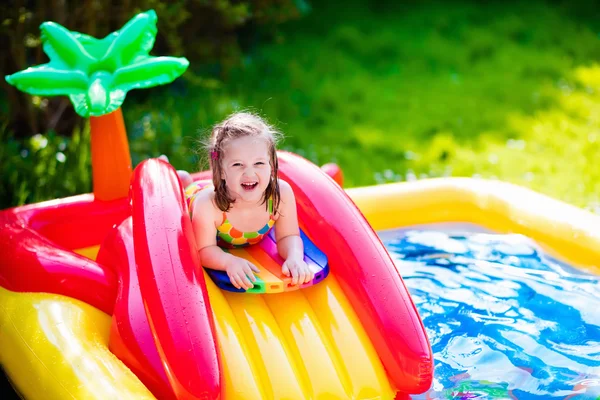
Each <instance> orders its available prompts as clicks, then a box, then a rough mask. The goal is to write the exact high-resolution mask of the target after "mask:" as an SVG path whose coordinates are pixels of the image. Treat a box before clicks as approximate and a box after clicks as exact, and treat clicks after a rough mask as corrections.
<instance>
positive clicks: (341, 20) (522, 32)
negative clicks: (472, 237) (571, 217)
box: [26, 0, 600, 209]
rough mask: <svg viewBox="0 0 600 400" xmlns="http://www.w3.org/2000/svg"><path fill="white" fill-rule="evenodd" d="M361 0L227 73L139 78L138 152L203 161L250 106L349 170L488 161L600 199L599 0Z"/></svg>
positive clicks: (293, 143) (562, 193)
mask: <svg viewBox="0 0 600 400" xmlns="http://www.w3.org/2000/svg"><path fill="white" fill-rule="evenodd" d="M347 3H356V4H347V7H337V6H335V7H334V6H330V7H326V6H322V5H321V2H319V3H314V4H313V6H314V7H313V12H312V13H311V14H310V15H309V16H308V17H306V18H303V19H301V20H299V21H297V22H294V23H291V24H289V25H287V26H286V27H285V28H284V30H283V31H282V32H281V33H280V35H279V36H278V37H277V38H276V40H274V41H273V43H271V44H264V43H262V44H260V45H258V46H257V47H255V48H250V49H247V57H246V59H245V61H244V64H243V65H242V66H240V67H239V68H237V69H235V70H234V71H232V73H231V74H230V75H229V76H228V77H227V79H226V80H222V81H220V82H219V81H218V80H215V79H214V78H215V76H206V75H201V76H202V77H203V78H205V77H206V78H210V79H209V80H210V82H212V83H213V84H211V85H203V84H202V81H203V80H202V79H199V80H196V81H198V82H200V84H198V85H193V84H190V83H189V82H190V81H194V80H187V82H188V84H184V82H186V81H184V80H179V81H176V82H175V83H174V84H172V85H170V86H168V87H163V88H154V89H150V90H151V94H150V95H144V96H139V95H137V94H136V93H131V94H130V95H129V98H128V100H127V101H126V102H125V104H124V107H123V109H124V113H125V118H126V123H127V127H128V134H129V137H130V142H131V150H132V156H133V161H134V163H138V162H139V161H141V160H142V159H144V158H146V157H148V156H156V155H158V154H161V153H166V154H168V155H169V157H170V159H171V161H172V163H173V164H174V165H175V166H176V167H178V168H185V169H191V170H196V169H198V168H199V167H198V163H197V162H198V155H197V154H196V153H195V152H194V151H193V149H194V148H195V145H194V143H195V140H196V139H197V137H198V135H199V132H202V131H206V130H207V129H208V128H209V127H210V125H211V124H213V123H215V122H217V121H218V120H220V119H221V118H223V117H225V116H226V115H227V114H229V113H230V112H232V111H235V110H238V109H251V110H255V111H257V112H260V113H261V114H263V115H265V116H266V117H267V118H268V119H269V120H270V121H271V122H273V123H275V125H276V126H277V127H278V128H279V129H280V130H282V131H283V133H284V134H285V136H286V139H285V141H284V143H283V144H282V148H284V149H287V150H291V151H295V152H298V153H299V154H301V155H303V156H305V157H307V158H309V159H310V160H312V161H313V162H315V163H318V164H323V163H326V162H337V163H339V164H340V165H341V167H342V169H343V170H344V173H345V177H346V184H347V186H358V185H371V184H377V183H383V182H391V181H403V180H412V179H420V178H426V177H436V176H476V177H482V178H491V179H501V180H506V181H510V182H514V183H517V184H521V185H525V186H528V187H531V188H533V189H535V190H538V191H540V192H542V193H546V194H548V195H551V196H553V197H556V198H559V199H562V200H564V201H567V202H570V203H573V204H576V205H578V206H583V207H588V208H590V209H598V207H599V201H600V199H599V197H600V190H599V189H600V187H599V185H600V183H599V182H600V168H598V167H597V166H596V165H597V160H598V158H599V157H598V156H600V125H599V119H600V95H599V94H598V91H599V90H600V66H598V62H600V37H599V36H598V33H597V32H598V31H600V25H599V24H600V19H595V18H593V15H594V14H593V13H594V12H595V11H594V10H596V8H595V7H593V4H592V3H591V2H590V3H589V4H590V6H589V7H587V6H585V4H584V3H579V2H578V3H577V4H573V5H570V4H569V5H567V3H566V2H565V3H560V2H553V3H551V4H550V5H549V4H547V3H545V2H542V1H531V2H530V1H527V2H525V1H523V2H520V3H516V2H510V3H508V2H488V3H487V4H486V5H485V6H481V5H479V3H475V2H473V3H467V2H439V3H422V2H416V3H415V4H405V3H400V4H398V5H396V6H389V5H382V4H383V3H381V2H371V5H369V6H368V5H367V3H368V2H366V1H359V0H349V1H348V2H347ZM561 4H563V5H561ZM582 4H583V5H582ZM373 7H377V8H376V9H374V8H373ZM586 7H587V8H586ZM582 16H583V17H582ZM590 21H591V22H590ZM193 67H194V66H192V69H194V68H193ZM198 67H200V68H198ZM198 67H196V68H195V72H196V73H198V74H200V71H203V69H202V68H201V66H198ZM204 81H208V80H206V79H204ZM88 185H89V183H88ZM77 187H80V186H77ZM37 200H39V197H35V198H32V197H28V198H27V199H26V201H27V202H31V201H37Z"/></svg>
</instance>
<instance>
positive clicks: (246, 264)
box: [225, 256, 260, 290]
mask: <svg viewBox="0 0 600 400" xmlns="http://www.w3.org/2000/svg"><path fill="white" fill-rule="evenodd" d="M225 272H227V276H228V277H229V280H230V281H231V283H232V284H233V286H235V287H236V288H237V289H245V290H248V289H250V288H253V287H254V284H253V283H252V282H256V277H255V276H254V273H255V272H256V273H258V272H260V270H259V269H258V268H257V267H256V266H255V265H254V264H252V263H251V262H250V261H246V260H244V259H243V258H240V257H235V256H234V257H233V258H232V260H231V261H230V262H229V263H228V264H227V268H226V269H225ZM251 281H252V282H251Z"/></svg>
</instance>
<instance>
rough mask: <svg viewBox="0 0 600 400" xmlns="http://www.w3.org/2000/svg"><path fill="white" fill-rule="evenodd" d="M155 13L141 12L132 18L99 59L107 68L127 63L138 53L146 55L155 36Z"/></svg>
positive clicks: (152, 44)
mask: <svg viewBox="0 0 600 400" xmlns="http://www.w3.org/2000/svg"><path fill="white" fill-rule="evenodd" d="M156 20H157V17H156V13H155V12H154V10H150V11H147V12H145V13H141V14H138V15H136V16H135V17H134V18H132V19H131V20H130V21H129V22H127V24H125V26H123V28H121V29H120V32H119V35H118V36H117V37H116V39H115V40H114V41H113V42H112V43H111V45H110V47H109V48H108V50H107V51H106V54H104V57H102V60H100V63H101V64H102V65H103V66H106V67H107V69H108V70H115V69H117V68H119V67H121V66H124V65H127V64H129V63H131V62H132V61H133V60H135V58H136V57H138V56H140V55H144V56H147V55H148V53H149V52H150V50H152V46H154V39H155V37H156Z"/></svg>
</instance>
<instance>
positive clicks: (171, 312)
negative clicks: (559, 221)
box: [130, 159, 220, 399]
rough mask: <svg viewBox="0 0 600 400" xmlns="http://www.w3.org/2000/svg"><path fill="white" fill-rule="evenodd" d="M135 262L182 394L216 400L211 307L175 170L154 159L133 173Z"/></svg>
mask: <svg viewBox="0 0 600 400" xmlns="http://www.w3.org/2000/svg"><path fill="white" fill-rule="evenodd" d="M130 195H131V203H132V217H133V239H134V244H135V245H134V247H135V262H136V265H137V273H138V279H139V285H140V292H141V295H142V298H143V299H144V306H145V311H146V316H147V318H148V322H149V323H150V329H151V331H152V334H153V337H154V338H155V343H156V346H157V349H158V353H159V354H160V357H161V359H162V362H163V367H164V369H165V372H166V374H167V377H168V379H169V382H170V383H171V387H172V389H173V392H174V393H175V396H176V397H177V398H182V399H183V398H185V399H217V398H219V395H220V365H219V364H220V361H219V356H218V352H217V343H216V338H215V335H214V332H215V330H214V322H213V316H212V310H211V307H210V303H209V300H208V293H207V291H206V283H205V281H204V276H203V275H202V274H200V273H199V274H198V275H196V271H199V268H200V263H199V259H198V253H197V252H196V251H192V249H193V248H194V240H193V231H192V222H191V220H190V218H189V214H188V210H187V206H186V203H185V199H184V195H183V189H182V188H181V184H180V182H179V178H178V177H177V173H176V171H175V169H174V168H173V167H172V166H171V165H170V164H168V163H166V162H164V161H162V160H157V159H150V160H146V161H144V162H142V163H141V164H140V165H138V166H137V167H136V169H135V171H134V176H133V181H132V188H131V194H130Z"/></svg>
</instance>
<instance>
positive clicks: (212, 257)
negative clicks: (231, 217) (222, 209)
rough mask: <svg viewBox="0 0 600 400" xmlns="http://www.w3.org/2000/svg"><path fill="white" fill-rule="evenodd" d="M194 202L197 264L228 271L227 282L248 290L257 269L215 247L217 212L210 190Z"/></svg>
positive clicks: (199, 195) (193, 225) (206, 190)
mask: <svg viewBox="0 0 600 400" xmlns="http://www.w3.org/2000/svg"><path fill="white" fill-rule="evenodd" d="M204 192H206V193H202V192H200V193H199V194H198V195H197V196H196V198H195V199H194V204H193V207H192V209H193V210H194V211H195V212H194V213H193V218H192V227H193V230H194V237H195V241H196V248H197V249H198V254H199V256H200V263H201V264H202V265H203V266H204V267H206V268H210V269H215V270H219V271H225V272H227V276H229V280H230V281H231V283H232V284H233V285H234V286H235V287H236V288H238V289H240V288H244V289H249V288H251V287H253V286H254V285H253V284H252V282H255V281H256V277H255V276H254V273H253V271H254V272H260V270H259V269H258V268H257V267H256V266H255V265H253V264H252V263H250V262H248V261H246V260H244V259H242V258H239V257H236V256H234V255H231V254H229V253H226V252H224V251H223V250H222V249H221V248H220V247H219V246H217V239H216V234H215V232H216V226H215V225H216V220H217V219H216V218H215V214H217V213H216V210H215V207H214V206H213V204H212V199H211V197H210V190H208V189H205V190H204Z"/></svg>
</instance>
